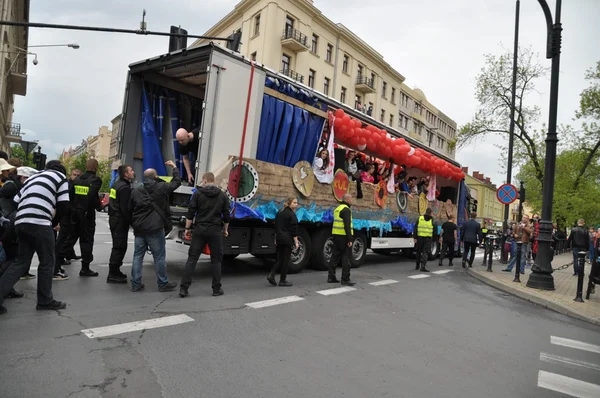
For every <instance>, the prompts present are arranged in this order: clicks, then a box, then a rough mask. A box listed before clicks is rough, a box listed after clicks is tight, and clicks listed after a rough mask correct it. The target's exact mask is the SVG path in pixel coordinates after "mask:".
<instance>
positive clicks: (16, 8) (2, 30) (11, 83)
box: [0, 0, 37, 152]
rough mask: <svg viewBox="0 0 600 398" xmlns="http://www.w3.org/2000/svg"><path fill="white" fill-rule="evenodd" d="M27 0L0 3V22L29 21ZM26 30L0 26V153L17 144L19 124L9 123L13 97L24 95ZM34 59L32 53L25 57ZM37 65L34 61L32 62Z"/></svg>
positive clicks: (25, 83) (19, 131) (19, 132)
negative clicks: (31, 56)
mask: <svg viewBox="0 0 600 398" xmlns="http://www.w3.org/2000/svg"><path fill="white" fill-rule="evenodd" d="M29 3H30V1H29V0H0V19H1V20H3V21H18V22H29ZM28 35H29V29H28V28H23V27H17V26H7V25H1V26H0V37H1V38H2V39H1V41H0V54H1V55H2V62H0V150H3V151H5V152H9V151H10V144H11V143H13V142H19V141H21V125H20V124H18V123H13V122H12V116H13V111H14V101H15V95H25V94H27V61H28V51H27V46H28ZM29 55H33V56H35V54H29ZM36 62H37V61H36Z"/></svg>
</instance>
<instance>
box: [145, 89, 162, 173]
mask: <svg viewBox="0 0 600 398" xmlns="http://www.w3.org/2000/svg"><path fill="white" fill-rule="evenodd" d="M153 116H154V115H153V112H152V108H151V107H150V104H149V103H148V95H147V94H146V88H145V87H144V88H143V90H142V116H141V118H142V120H141V129H142V148H143V151H144V161H143V164H144V170H146V169H150V168H152V169H155V170H156V172H157V173H158V175H166V169H165V164H164V161H163V157H162V153H161V146H160V142H159V137H158V136H157V134H156V128H155V126H154V120H153V119H154V117H153Z"/></svg>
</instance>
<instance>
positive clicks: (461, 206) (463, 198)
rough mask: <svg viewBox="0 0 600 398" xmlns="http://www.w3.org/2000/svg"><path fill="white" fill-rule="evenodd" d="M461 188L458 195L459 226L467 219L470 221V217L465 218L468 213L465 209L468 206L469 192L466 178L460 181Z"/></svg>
mask: <svg viewBox="0 0 600 398" xmlns="http://www.w3.org/2000/svg"><path fill="white" fill-rule="evenodd" d="M459 189H460V195H459V197H458V210H457V213H458V214H457V220H458V226H461V225H462V224H463V223H464V222H465V221H468V219H467V218H465V216H466V213H467V212H466V211H465V209H466V208H467V192H468V188H467V184H466V183H465V180H462V181H461V182H460V184H459Z"/></svg>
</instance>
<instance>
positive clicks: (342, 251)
mask: <svg viewBox="0 0 600 398" xmlns="http://www.w3.org/2000/svg"><path fill="white" fill-rule="evenodd" d="M350 206H352V195H350V194H349V193H347V194H345V195H344V197H343V198H342V203H340V205H339V206H338V207H336V208H335V210H334V211H333V225H332V227H331V234H332V235H333V246H332V247H331V259H330V261H329V263H328V264H327V271H328V272H327V283H340V281H339V280H338V279H337V277H336V275H335V269H336V268H337V266H338V265H339V264H340V262H341V263H342V282H341V284H342V285H346V286H354V282H352V281H351V280H350V268H351V265H350V259H351V258H352V242H353V240H354V239H353V236H354V225H353V224H352V209H351V208H350Z"/></svg>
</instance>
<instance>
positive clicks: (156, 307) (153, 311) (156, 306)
mask: <svg viewBox="0 0 600 398" xmlns="http://www.w3.org/2000/svg"><path fill="white" fill-rule="evenodd" d="M170 298H171V296H170V295H169V296H167V297H165V299H164V300H162V301H161V302H160V303H158V304H156V305H155V306H154V308H153V309H152V312H150V315H154V313H155V312H156V310H157V309H158V307H160V306H161V305H163V304H164V303H165V301H167V300H168V299H170Z"/></svg>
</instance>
